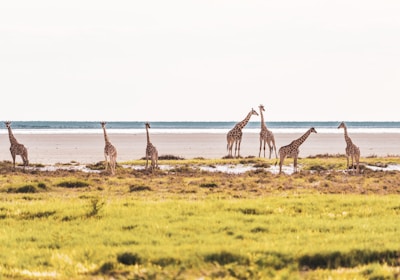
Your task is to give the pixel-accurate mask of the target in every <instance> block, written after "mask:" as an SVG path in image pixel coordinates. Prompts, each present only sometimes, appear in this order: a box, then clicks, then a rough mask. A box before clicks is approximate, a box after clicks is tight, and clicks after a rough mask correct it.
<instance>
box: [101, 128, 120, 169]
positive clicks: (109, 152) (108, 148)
mask: <svg viewBox="0 0 400 280" xmlns="http://www.w3.org/2000/svg"><path fill="white" fill-rule="evenodd" d="M100 124H101V127H102V128H103V132H104V141H105V146H104V158H105V164H106V170H107V168H108V165H110V170H111V174H112V175H114V174H115V167H116V165H117V149H116V148H115V147H114V146H113V144H111V142H110V140H109V139H108V135H107V131H106V124H107V123H106V122H100ZM108 158H109V159H110V160H109V161H108Z"/></svg>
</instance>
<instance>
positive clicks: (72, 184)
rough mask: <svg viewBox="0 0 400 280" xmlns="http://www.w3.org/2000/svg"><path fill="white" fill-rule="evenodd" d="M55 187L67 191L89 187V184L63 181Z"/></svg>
mask: <svg viewBox="0 0 400 280" xmlns="http://www.w3.org/2000/svg"><path fill="white" fill-rule="evenodd" d="M57 186H59V187H63V188H69V189H74V188H85V187H88V186H89V183H87V182H82V181H64V182H61V183H59V184H58V185H57Z"/></svg>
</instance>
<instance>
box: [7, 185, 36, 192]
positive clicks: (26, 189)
mask: <svg viewBox="0 0 400 280" xmlns="http://www.w3.org/2000/svg"><path fill="white" fill-rule="evenodd" d="M7 192H8V193H37V192H38V190H37V188H36V187H35V186H33V185H26V186H22V187H18V188H9V189H8V190H7Z"/></svg>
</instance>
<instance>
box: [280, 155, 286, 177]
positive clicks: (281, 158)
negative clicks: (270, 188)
mask: <svg viewBox="0 0 400 280" xmlns="http://www.w3.org/2000/svg"><path fill="white" fill-rule="evenodd" d="M284 160H285V155H280V157H279V174H281V173H282V165H283V161H284Z"/></svg>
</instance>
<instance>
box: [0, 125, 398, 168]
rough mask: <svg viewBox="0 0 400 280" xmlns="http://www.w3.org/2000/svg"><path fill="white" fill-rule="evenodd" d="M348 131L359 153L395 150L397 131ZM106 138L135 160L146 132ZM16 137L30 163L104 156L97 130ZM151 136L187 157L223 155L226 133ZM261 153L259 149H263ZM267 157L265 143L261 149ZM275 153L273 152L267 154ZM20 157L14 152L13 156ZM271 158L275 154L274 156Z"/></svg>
mask: <svg viewBox="0 0 400 280" xmlns="http://www.w3.org/2000/svg"><path fill="white" fill-rule="evenodd" d="M349 133H350V136H351V138H352V140H353V142H354V143H355V144H356V145H358V146H359V147H360V150H361V157H369V156H380V157H386V156H400V141H399V140H400V134H398V133H381V134H379V133H351V132H349ZM108 134H109V139H110V141H111V143H112V144H113V145H114V146H115V147H116V148H117V151H118V157H117V161H118V162H125V161H130V160H137V159H140V158H142V157H144V155H145V148H146V135H145V134H144V133H140V134H118V133H113V132H112V130H110V131H109V132H108ZM14 135H15V136H16V138H17V140H18V141H19V142H20V143H22V144H24V145H25V146H26V147H27V148H28V153H29V160H30V162H31V163H41V164H55V163H69V162H72V161H73V162H78V163H82V164H88V163H96V162H99V161H103V160H104V154H103V151H104V137H103V135H102V134H73V133H71V134H18V133H17V132H14ZM301 135H302V133H275V140H276V148H277V150H279V148H280V147H281V146H283V145H287V144H289V143H290V142H291V141H293V140H294V139H297V138H298V137H300V136H301ZM150 138H151V142H152V143H153V144H154V145H155V146H156V147H157V149H158V151H159V155H175V156H179V157H182V158H186V159H191V158H198V157H202V158H222V157H224V156H226V155H227V150H226V133H185V134H181V133H155V134H152V133H151V134H150ZM345 146H346V144H345V141H344V136H343V131H342V133H317V134H312V135H310V136H309V138H308V139H307V140H306V141H305V142H304V143H303V144H302V145H301V146H300V155H299V156H300V157H308V156H315V155H319V154H332V155H335V154H344V153H345ZM9 148H10V142H9V139H8V136H7V135H5V134H3V135H0V160H11V155H10V151H9ZM258 153H259V135H258V133H247V132H246V131H244V133H243V138H242V144H241V156H243V157H247V156H256V157H258ZM261 155H262V156H263V151H262V154H261ZM266 156H267V158H268V147H267V151H266ZM272 158H273V159H275V154H273V155H272ZM20 161H21V159H20V158H19V157H17V162H20ZM274 161H275V160H274Z"/></svg>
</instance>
